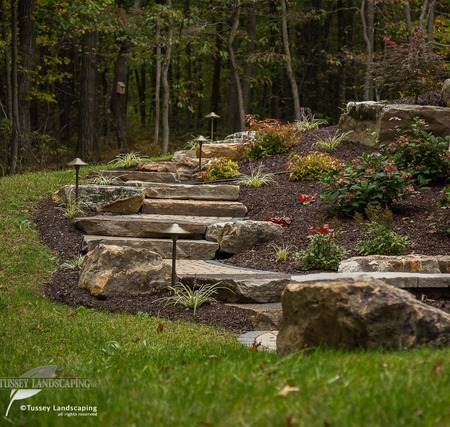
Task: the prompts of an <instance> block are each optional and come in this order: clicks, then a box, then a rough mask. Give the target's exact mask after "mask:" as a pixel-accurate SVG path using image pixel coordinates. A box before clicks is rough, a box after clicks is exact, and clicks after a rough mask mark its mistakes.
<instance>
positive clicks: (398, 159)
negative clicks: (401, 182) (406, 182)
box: [380, 117, 450, 181]
mask: <svg viewBox="0 0 450 427" xmlns="http://www.w3.org/2000/svg"><path fill="white" fill-rule="evenodd" d="M428 127H429V126H428V125H427V123H426V122H425V121H424V120H422V119H420V118H418V117H416V118H415V119H414V120H413V124H412V130H411V131H404V132H403V133H402V134H401V135H400V136H399V137H398V138H397V139H396V140H395V141H393V142H391V143H389V144H383V145H381V146H380V148H381V149H382V150H383V151H384V152H385V153H386V154H387V155H388V156H390V157H391V158H392V159H393V161H394V163H395V164H396V165H397V166H398V168H399V169H402V170H408V171H409V172H410V173H411V174H412V176H413V178H415V179H418V180H422V181H423V180H433V181H442V180H445V179H446V178H448V174H449V170H450V155H449V151H448V148H449V144H450V136H447V137H445V138H440V137H436V136H434V135H433V134H432V133H430V132H427V128H428ZM398 132H400V130H398Z"/></svg>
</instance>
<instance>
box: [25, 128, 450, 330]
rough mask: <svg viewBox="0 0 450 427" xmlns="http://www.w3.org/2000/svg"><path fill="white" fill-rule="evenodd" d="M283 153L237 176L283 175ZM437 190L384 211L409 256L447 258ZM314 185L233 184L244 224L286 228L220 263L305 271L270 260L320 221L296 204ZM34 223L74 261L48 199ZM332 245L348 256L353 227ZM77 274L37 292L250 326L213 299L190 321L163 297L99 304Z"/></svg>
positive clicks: (443, 301) (321, 210) (320, 208)
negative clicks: (280, 221) (270, 221)
mask: <svg viewBox="0 0 450 427" xmlns="http://www.w3.org/2000/svg"><path fill="white" fill-rule="evenodd" d="M335 130H336V128H335V127H329V128H325V129H320V130H318V131H308V132H305V133H304V134H303V135H302V138H301V141H300V142H299V144H298V145H296V146H295V148H294V149H293V151H294V152H295V153H298V154H306V153H307V152H309V151H310V150H311V146H312V144H313V143H314V142H315V141H316V140H317V139H318V138H320V137H322V136H324V135H326V134H334V132H335ZM373 151H376V150H375V149H374V148H370V147H364V146H361V145H358V144H353V143H346V142H344V143H342V144H341V145H340V146H339V148H338V150H337V151H336V152H335V153H333V155H334V156H335V157H337V158H339V159H341V160H346V161H349V160H351V159H353V158H355V157H357V156H359V155H361V154H362V153H363V152H373ZM287 159H288V155H287V154H282V155H276V156H271V157H268V158H265V159H263V160H260V161H258V162H255V163H254V164H250V163H247V162H242V163H241V164H240V171H241V172H242V173H249V171H250V169H251V168H254V167H256V166H257V165H258V164H259V163H261V164H262V165H263V166H264V171H265V172H283V171H284V170H285V166H286V162H287ZM442 187H443V186H442V185H440V186H439V185H435V186H432V187H431V188H430V189H428V190H426V191H423V192H421V193H420V195H419V196H417V197H415V198H413V199H411V200H409V201H406V202H401V203H399V204H397V205H395V206H394V207H393V208H392V211H393V213H394V216H395V221H394V226H393V229H394V231H396V232H397V233H400V234H403V235H407V236H409V237H410V238H411V239H412V240H413V241H414V247H413V248H412V251H411V253H416V254H424V255H439V254H442V255H445V254H450V237H449V235H448V234H447V233H446V231H445V229H446V227H445V226H444V224H443V223H442V214H443V212H442V209H437V207H436V203H437V200H438V198H439V193H440V190H441V189H442ZM321 188H322V184H320V183H318V182H289V181H288V180H287V178H286V176H285V175H283V174H278V175H276V185H270V186H265V187H262V188H259V189H249V188H246V187H241V201H242V203H244V204H245V205H246V206H247V207H248V209H249V212H248V217H249V219H255V220H265V219H266V218H268V217H289V218H291V219H292V223H291V224H290V225H288V226H286V231H285V233H284V234H283V236H282V238H280V239H278V240H276V241H273V242H271V243H268V244H263V245H259V246H257V247H254V248H252V249H249V250H247V251H245V252H242V253H240V254H238V255H235V256H233V257H231V258H229V259H227V260H224V262H226V263H229V264H232V265H235V266H239V267H247V268H255V269H262V270H271V271H279V272H285V273H295V274H306V273H312V272H314V271H309V272H303V271H302V270H300V269H299V267H298V265H297V264H296V263H295V261H292V260H291V261H289V262H287V263H277V262H276V261H275V257H274V248H273V245H274V244H278V245H289V246H291V247H292V248H296V249H303V248H305V247H306V246H307V244H308V238H307V235H308V227H309V226H314V225H317V223H318V222H320V221H321V220H322V219H323V218H321V217H326V215H327V211H326V209H325V207H324V205H322V204H321V203H320V201H317V202H315V203H312V204H309V205H303V204H302V203H300V202H299V200H298V195H299V194H300V193H303V194H317V193H319V192H320V189H321ZM34 221H35V222H36V224H37V227H38V231H39V234H40V239H41V241H42V243H43V244H45V245H47V246H48V247H49V248H50V249H51V250H52V251H54V252H55V253H56V254H58V256H59V259H60V264H62V263H64V262H67V261H70V260H72V259H74V258H76V257H77V256H78V255H79V254H80V251H81V240H82V236H81V234H80V233H79V231H78V230H77V229H76V228H75V226H74V225H73V224H72V223H71V222H69V221H68V220H66V219H65V218H64V216H63V214H62V212H61V211H60V210H59V209H57V207H56V205H55V204H54V202H53V201H52V200H51V199H50V198H48V199H45V200H43V201H41V202H40V203H38V204H37V205H36V208H35V211H34ZM337 230H338V231H339V234H340V238H339V242H340V243H341V244H342V245H343V246H345V247H346V248H347V249H348V250H349V255H351V256H354V255H356V252H355V249H354V248H355V245H356V242H357V241H358V239H359V238H360V237H361V228H360V226H358V225H357V224H356V223H355V221H354V220H353V219H348V218H347V219H342V218H341V219H340V220H339V225H338V227H337ZM77 283H78V273H77V272H72V271H71V270H67V269H63V268H59V269H58V270H57V271H56V273H55V274H54V275H53V277H52V281H51V283H48V284H47V285H46V286H45V288H44V295H45V296H47V297H48V298H50V299H52V300H54V301H56V302H60V303H63V304H67V305H69V306H72V307H77V306H84V307H88V308H96V309H102V310H109V311H113V312H116V311H122V312H129V313H138V312H144V313H148V314H149V315H151V316H157V317H161V318H163V319H170V320H186V321H193V322H197V323H202V324H208V325H213V326H216V327H221V328H224V329H227V330H231V331H235V332H244V331H248V330H251V329H252V325H251V320H250V317H249V315H248V314H247V312H246V311H244V310H242V309H239V308H236V307H229V306H226V305H224V304H222V303H220V302H217V303H211V304H205V305H203V306H201V307H200V308H199V309H198V310H197V313H196V316H195V317H194V315H193V311H192V310H189V309H185V308H184V307H181V306H173V305H167V304H164V303H162V302H155V300H156V299H158V298H160V297H161V296H163V295H140V296H130V295H116V296H113V297H108V298H107V299H98V298H96V297H94V296H92V295H91V294H90V293H89V292H88V291H87V290H85V289H80V288H79V287H78V286H77ZM429 298H430V299H428V300H426V301H425V302H427V303H428V304H430V305H434V306H436V307H439V308H441V309H443V310H445V311H447V312H449V313H450V297H448V296H442V295H439V296H433V295H431V296H429Z"/></svg>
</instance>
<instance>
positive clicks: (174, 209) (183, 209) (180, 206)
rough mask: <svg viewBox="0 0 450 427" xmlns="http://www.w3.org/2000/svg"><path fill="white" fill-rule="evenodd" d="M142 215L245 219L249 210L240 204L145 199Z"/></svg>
mask: <svg viewBox="0 0 450 427" xmlns="http://www.w3.org/2000/svg"><path fill="white" fill-rule="evenodd" d="M142 213H143V214H160V215H194V216H196V215H204V216H218V217H230V216H231V217H243V216H245V214H246V213H247V208H246V207H245V206H244V205H243V204H242V203H239V202H227V201H204V200H178V199H167V200H166V199H145V200H144V204H143V205H142Z"/></svg>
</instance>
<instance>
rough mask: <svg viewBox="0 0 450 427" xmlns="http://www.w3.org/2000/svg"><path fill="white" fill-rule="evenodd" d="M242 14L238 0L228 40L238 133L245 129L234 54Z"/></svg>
mask: <svg viewBox="0 0 450 427" xmlns="http://www.w3.org/2000/svg"><path fill="white" fill-rule="evenodd" d="M240 13H241V2H240V0H238V2H237V4H236V5H235V7H234V10H233V24H232V26H231V31H230V37H229V39H228V50H229V53H230V65H231V71H232V73H233V79H234V87H235V89H236V96H237V104H238V116H239V121H238V122H239V128H238V131H243V130H244V128H245V106H244V98H243V95H242V86H241V79H240V77H239V69H238V66H237V61H236V54H235V52H234V41H235V39H236V34H237V30H238V28H239V17H240Z"/></svg>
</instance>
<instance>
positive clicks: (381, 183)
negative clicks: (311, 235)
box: [320, 154, 415, 215]
mask: <svg viewBox="0 0 450 427" xmlns="http://www.w3.org/2000/svg"><path fill="white" fill-rule="evenodd" d="M321 182H323V183H325V184H326V188H325V189H324V190H323V191H322V193H321V194H320V197H321V199H322V200H325V201H326V202H327V203H328V204H329V206H330V208H331V209H332V210H334V211H335V212H336V213H337V214H344V215H353V214H354V213H355V212H363V211H364V209H365V208H366V207H367V205H382V206H391V205H392V203H393V202H394V201H396V200H400V199H405V198H407V197H408V196H410V195H411V194H413V193H414V192H415V187H414V185H413V184H414V181H413V180H412V178H411V174H410V173H408V172H402V171H400V170H399V169H398V167H397V166H396V165H395V164H394V163H393V161H392V160H390V159H389V158H388V157H386V156H382V155H377V154H363V155H362V156H360V157H358V158H357V159H354V160H353V161H352V162H351V163H346V164H345V166H344V168H343V169H342V170H341V171H339V172H338V173H336V172H334V173H330V172H327V173H325V174H324V175H323V177H322V179H321Z"/></svg>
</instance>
